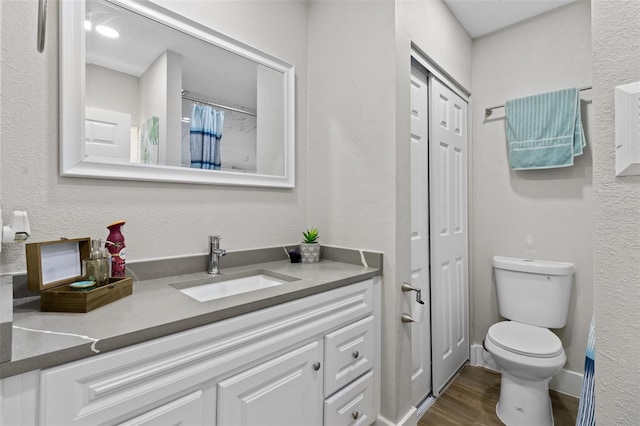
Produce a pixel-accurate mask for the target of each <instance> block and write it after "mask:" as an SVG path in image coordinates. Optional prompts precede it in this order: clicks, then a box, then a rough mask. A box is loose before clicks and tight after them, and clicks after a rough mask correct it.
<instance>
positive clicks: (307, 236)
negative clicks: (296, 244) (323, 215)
mask: <svg viewBox="0 0 640 426" xmlns="http://www.w3.org/2000/svg"><path fill="white" fill-rule="evenodd" d="M318 233H319V231H318V228H316V227H313V228H311V229H309V228H307V231H306V232H303V233H302V235H303V236H304V240H303V241H302V242H303V243H307V244H313V243H317V242H318Z"/></svg>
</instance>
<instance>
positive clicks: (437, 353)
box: [429, 76, 469, 396]
mask: <svg viewBox="0 0 640 426" xmlns="http://www.w3.org/2000/svg"><path fill="white" fill-rule="evenodd" d="M429 90H430V106H431V108H430V125H429V127H430V136H431V137H430V143H429V146H430V153H429V159H430V161H429V180H430V216H431V219H430V241H431V300H432V302H431V307H432V327H431V329H432V335H433V337H432V356H433V393H434V395H435V396H438V395H439V394H440V392H441V391H442V389H443V388H444V386H445V385H446V384H447V382H448V381H449V380H450V379H451V378H452V377H453V375H454V374H455V373H456V371H458V369H459V368H460V367H461V366H462V365H463V364H464V363H465V362H466V361H467V360H468V359H469V291H468V249H467V248H468V242H467V241H468V229H467V103H466V102H465V101H464V100H463V99H462V98H461V97H460V96H458V95H457V94H455V93H454V92H453V91H452V90H450V89H449V88H447V87H446V86H445V85H444V84H443V83H441V82H440V81H439V80H438V79H437V78H435V77H433V76H430V77H429Z"/></svg>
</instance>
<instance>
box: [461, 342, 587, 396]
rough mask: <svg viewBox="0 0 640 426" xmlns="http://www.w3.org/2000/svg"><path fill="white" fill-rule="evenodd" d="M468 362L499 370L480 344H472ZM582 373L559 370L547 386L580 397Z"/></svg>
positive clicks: (476, 365) (475, 365)
mask: <svg viewBox="0 0 640 426" xmlns="http://www.w3.org/2000/svg"><path fill="white" fill-rule="evenodd" d="M470 355H471V356H470V358H471V359H470V364H471V365H473V366H474V367H483V368H487V369H489V370H493V371H498V372H499V371H500V367H498V365H497V364H496V362H495V361H494V360H493V357H492V356H491V354H490V353H489V352H487V351H485V350H484V348H483V347H482V345H472V346H471V354H470ZM582 377H583V374H581V373H576V372H575V371H570V370H565V369H562V370H560V371H559V372H558V373H557V374H556V375H555V376H553V378H552V379H551V382H550V383H549V388H550V389H553V390H555V391H558V392H561V393H565V394H567V395H571V396H574V397H576V398H580V391H581V389H582Z"/></svg>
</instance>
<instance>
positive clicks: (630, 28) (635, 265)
mask: <svg viewBox="0 0 640 426" xmlns="http://www.w3.org/2000/svg"><path fill="white" fill-rule="evenodd" d="M591 9H592V25H593V87H594V95H593V105H594V110H595V118H596V125H595V126H594V127H595V129H594V140H595V143H594V146H593V156H594V160H593V182H594V187H595V190H596V199H595V209H594V212H595V215H594V221H595V234H594V250H593V257H594V266H593V270H594V275H595V301H596V360H595V363H596V372H595V379H596V423H597V424H599V425H628V424H638V422H639V419H640V405H639V404H638V395H640V345H639V344H638V342H639V341H640V328H639V324H640V314H639V312H640V243H639V242H640V176H633V177H624V178H616V177H615V156H614V155H615V154H614V153H615V139H614V133H615V131H614V102H613V99H614V95H613V93H614V87H615V86H618V85H621V84H625V83H631V82H634V81H638V80H640V25H638V22H640V2H638V1H637V0H633V1H615V2H604V1H593V3H592V5H591Z"/></svg>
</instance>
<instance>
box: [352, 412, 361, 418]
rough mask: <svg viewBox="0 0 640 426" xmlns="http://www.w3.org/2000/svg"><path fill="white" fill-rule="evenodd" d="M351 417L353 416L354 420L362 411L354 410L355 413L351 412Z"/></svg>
mask: <svg viewBox="0 0 640 426" xmlns="http://www.w3.org/2000/svg"><path fill="white" fill-rule="evenodd" d="M351 417H353V420H356V419H357V418H358V417H360V413H358V412H357V411H354V412H353V413H351Z"/></svg>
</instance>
